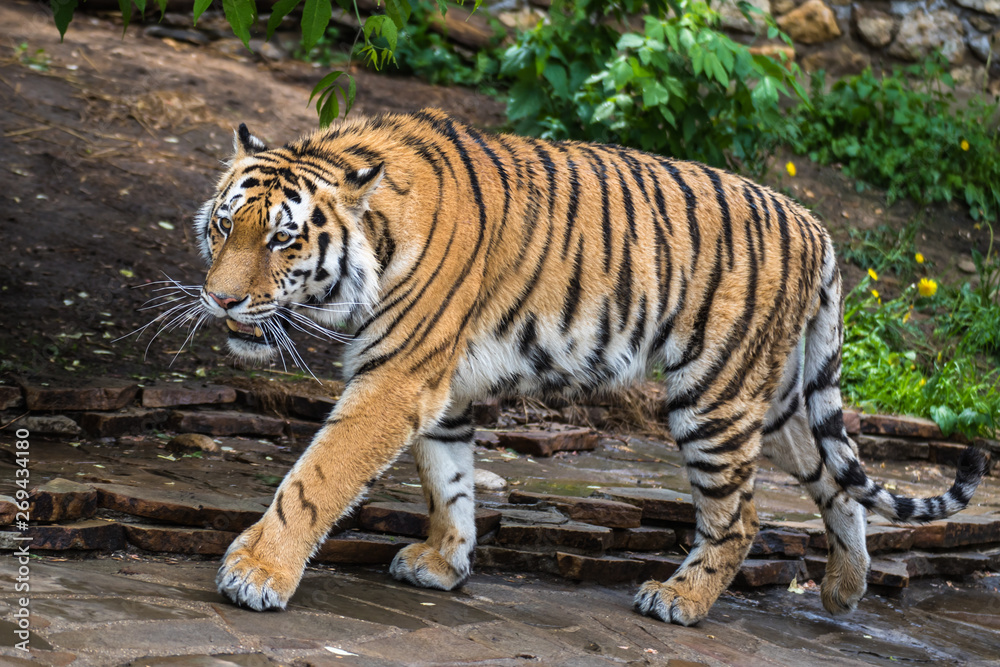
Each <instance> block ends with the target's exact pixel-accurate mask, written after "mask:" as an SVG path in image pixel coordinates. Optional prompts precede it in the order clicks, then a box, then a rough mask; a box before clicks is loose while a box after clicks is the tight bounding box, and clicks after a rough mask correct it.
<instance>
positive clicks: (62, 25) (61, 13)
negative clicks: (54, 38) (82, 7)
mask: <svg viewBox="0 0 1000 667" xmlns="http://www.w3.org/2000/svg"><path fill="white" fill-rule="evenodd" d="M77 4H78V2H77V0H49V5H50V6H51V7H52V15H53V18H55V20H56V29H58V30H59V41H62V38H63V37H65V36H66V29H67V28H68V27H69V22H70V21H72V20H73V12H74V11H75V10H76V7H77Z"/></svg>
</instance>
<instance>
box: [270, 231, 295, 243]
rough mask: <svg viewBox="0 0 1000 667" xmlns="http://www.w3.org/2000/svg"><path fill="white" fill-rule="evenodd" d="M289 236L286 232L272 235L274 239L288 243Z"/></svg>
mask: <svg viewBox="0 0 1000 667" xmlns="http://www.w3.org/2000/svg"><path fill="white" fill-rule="evenodd" d="M291 238H292V237H291V235H290V234H288V232H278V233H277V234H275V235H274V240H275V241H277V242H278V243H288V241H289V239H291Z"/></svg>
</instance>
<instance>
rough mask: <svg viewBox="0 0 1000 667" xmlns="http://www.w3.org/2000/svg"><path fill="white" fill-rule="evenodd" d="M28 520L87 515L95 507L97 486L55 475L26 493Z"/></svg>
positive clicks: (90, 514) (61, 519) (82, 517)
mask: <svg viewBox="0 0 1000 667" xmlns="http://www.w3.org/2000/svg"><path fill="white" fill-rule="evenodd" d="M28 502H29V506H28V517H29V518H30V519H31V521H33V522H34V521H41V522H46V523H48V522H55V521H76V520H78V519H89V518H90V517H92V516H94V512H96V511H97V489H95V488H94V487H92V486H90V485H89V484H79V483H77V482H73V481H70V480H68V479H62V478H61V477H57V478H55V479H53V480H51V481H49V482H46V483H45V484H42V485H41V486H39V487H36V488H34V489H32V490H31V492H30V493H29V495H28Z"/></svg>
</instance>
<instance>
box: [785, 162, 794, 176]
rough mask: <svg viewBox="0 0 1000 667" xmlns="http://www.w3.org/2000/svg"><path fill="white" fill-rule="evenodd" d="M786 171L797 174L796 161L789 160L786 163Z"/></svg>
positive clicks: (791, 174)
mask: <svg viewBox="0 0 1000 667" xmlns="http://www.w3.org/2000/svg"><path fill="white" fill-rule="evenodd" d="M785 171H787V172H788V175H789V176H795V163H794V162H788V163H786V164H785Z"/></svg>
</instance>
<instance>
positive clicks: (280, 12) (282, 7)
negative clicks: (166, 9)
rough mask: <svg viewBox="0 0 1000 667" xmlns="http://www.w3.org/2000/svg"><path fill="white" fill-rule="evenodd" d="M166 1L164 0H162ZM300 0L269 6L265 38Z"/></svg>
mask: <svg viewBox="0 0 1000 667" xmlns="http://www.w3.org/2000/svg"><path fill="white" fill-rule="evenodd" d="M163 1H164V2H166V0H163ZM300 2H302V0H278V1H277V2H276V3H274V6H273V7H272V8H271V16H270V17H269V18H268V19H267V39H271V37H272V36H273V35H274V31H275V30H277V29H278V26H280V25H281V21H282V19H284V18H285V17H286V16H288V14H289V13H290V12H291V11H292V10H293V9H295V8H296V7H297V6H298V4H299V3H300Z"/></svg>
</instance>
